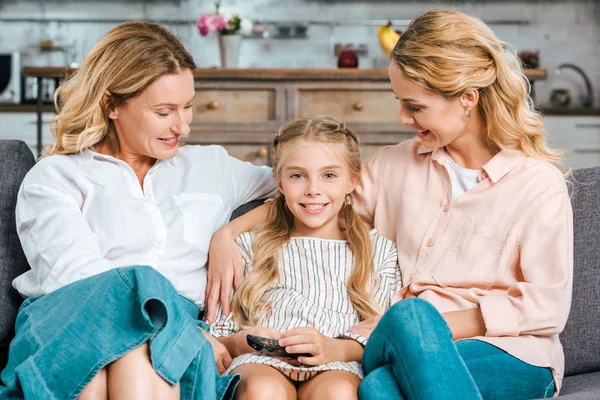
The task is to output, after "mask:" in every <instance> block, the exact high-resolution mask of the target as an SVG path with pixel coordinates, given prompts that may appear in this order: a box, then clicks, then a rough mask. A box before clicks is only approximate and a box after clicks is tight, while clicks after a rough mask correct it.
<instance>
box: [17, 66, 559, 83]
mask: <svg viewBox="0 0 600 400" xmlns="http://www.w3.org/2000/svg"><path fill="white" fill-rule="evenodd" d="M73 71H74V69H73V68H69V67H24V68H23V74H24V75H25V76H39V77H43V78H64V77H66V76H68V75H70V74H71V73H72V72H73ZM524 72H525V76H527V78H529V79H530V80H532V81H536V80H545V79H546V78H547V76H548V73H547V71H546V70H545V69H526V70H524ZM194 77H195V78H197V79H202V78H210V79H213V80H214V79H226V80H237V79H261V80H311V81H314V80H344V81H345V80H363V81H364V80H373V81H381V80H387V79H388V71H387V69H385V68H378V69H356V68H304V69H296V68H235V69H223V68H198V69H196V70H195V71H194Z"/></svg>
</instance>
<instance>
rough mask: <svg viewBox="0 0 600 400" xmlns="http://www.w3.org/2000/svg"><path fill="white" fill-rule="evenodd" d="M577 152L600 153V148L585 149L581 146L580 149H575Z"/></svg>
mask: <svg viewBox="0 0 600 400" xmlns="http://www.w3.org/2000/svg"><path fill="white" fill-rule="evenodd" d="M575 153H600V148H593V147H591V148H588V149H584V148H579V149H575Z"/></svg>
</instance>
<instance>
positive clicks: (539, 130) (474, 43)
mask: <svg viewBox="0 0 600 400" xmlns="http://www.w3.org/2000/svg"><path fill="white" fill-rule="evenodd" d="M502 44H503V43H502V42H500V41H499V40H498V39H497V38H496V36H495V35H494V33H493V32H492V30H491V29H490V28H489V27H488V26H487V25H486V24H485V23H483V22H482V21H481V20H479V19H477V18H473V17H469V16H467V15H465V14H462V13H460V12H457V11H451V10H431V11H428V12H426V13H423V14H421V15H419V16H418V17H416V18H415V19H414V20H413V21H412V22H411V23H410V25H409V26H408V28H407V29H406V31H405V32H404V33H403V34H402V36H401V37H400V40H399V41H398V43H397V44H396V47H395V48H394V50H393V52H392V62H393V63H395V65H396V66H397V67H398V68H399V69H400V71H402V73H403V74H404V75H405V76H406V77H407V78H409V79H411V80H413V81H414V82H417V83H418V84H420V85H422V86H423V87H425V88H427V89H429V90H431V91H433V92H436V93H438V94H441V95H442V96H444V97H446V98H449V99H454V98H458V97H460V96H462V95H463V94H464V93H465V92H466V91H468V90H472V89H476V90H478V91H479V93H480V102H479V106H478V107H479V110H480V112H481V115H482V116H483V119H484V121H485V124H486V134H487V138H488V140H489V141H490V142H492V143H493V144H494V145H495V146H497V148H499V149H515V150H519V151H521V152H523V153H524V154H526V155H527V156H530V157H533V158H537V159H542V160H546V161H548V162H550V163H551V164H553V165H555V166H556V167H558V168H559V169H560V170H561V171H563V172H565V173H566V169H565V167H564V166H563V164H562V163H561V157H562V155H563V152H561V151H557V150H552V149H549V148H548V147H547V146H546V130H545V128H544V124H543V123H542V118H541V115H540V114H539V113H538V112H537V111H535V109H534V105H533V101H532V100H531V98H530V97H529V92H530V89H531V85H530V83H529V81H528V79H527V78H526V77H525V75H524V74H523V71H522V68H521V63H520V62H519V60H518V58H517V57H516V55H515V53H514V50H511V49H510V48H507V49H504V48H503V46H502Z"/></svg>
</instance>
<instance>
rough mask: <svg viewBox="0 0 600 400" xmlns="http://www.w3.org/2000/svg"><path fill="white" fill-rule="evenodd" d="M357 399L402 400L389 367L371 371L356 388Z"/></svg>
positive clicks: (385, 366)
mask: <svg viewBox="0 0 600 400" xmlns="http://www.w3.org/2000/svg"><path fill="white" fill-rule="evenodd" d="M358 398H359V399H361V400H390V399H394V400H404V396H403V395H402V393H401V392H400V387H399V386H398V383H397V382H396V378H395V377H394V372H393V371H392V367H391V366H390V365H384V366H383V367H379V368H377V369H376V370H374V371H371V373H370V374H369V375H367V376H366V377H365V379H363V381H362V382H361V384H360V386H359V387H358Z"/></svg>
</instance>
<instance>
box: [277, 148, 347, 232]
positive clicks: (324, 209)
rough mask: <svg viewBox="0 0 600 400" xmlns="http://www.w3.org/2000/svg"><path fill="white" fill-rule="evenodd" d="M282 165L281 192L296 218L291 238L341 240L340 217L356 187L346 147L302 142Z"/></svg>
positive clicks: (287, 156) (293, 149)
mask: <svg viewBox="0 0 600 400" xmlns="http://www.w3.org/2000/svg"><path fill="white" fill-rule="evenodd" d="M293 146H294V147H293V148H292V149H291V150H290V151H289V153H288V154H286V157H285V159H284V160H283V163H282V164H281V166H280V168H281V169H280V171H281V172H280V182H279V190H280V191H281V193H282V194H283V195H284V196H285V202H286V205H287V207H288V208H289V210H290V212H291V213H292V214H293V215H294V227H293V229H292V236H310V237H319V238H324V239H342V238H343V235H342V233H341V231H340V228H339V225H338V214H339V212H340V210H341V208H342V206H343V205H344V201H345V198H346V194H347V193H351V192H352V191H353V190H354V187H355V186H356V181H357V179H356V178H352V177H351V174H350V171H349V169H348V166H347V165H346V162H345V161H344V157H343V154H344V153H343V151H344V148H343V146H344V145H343V144H331V143H321V142H315V141H306V140H301V141H300V142H299V143H297V144H296V145H293Z"/></svg>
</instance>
